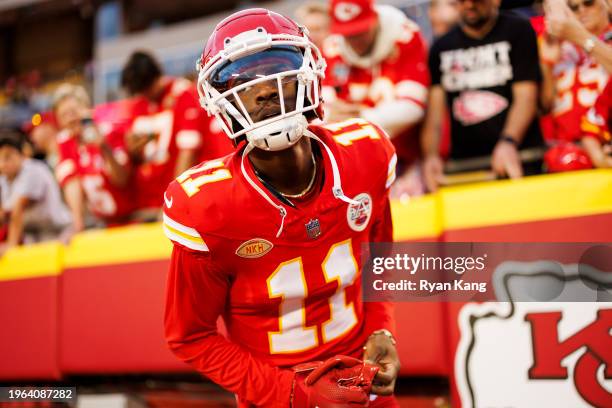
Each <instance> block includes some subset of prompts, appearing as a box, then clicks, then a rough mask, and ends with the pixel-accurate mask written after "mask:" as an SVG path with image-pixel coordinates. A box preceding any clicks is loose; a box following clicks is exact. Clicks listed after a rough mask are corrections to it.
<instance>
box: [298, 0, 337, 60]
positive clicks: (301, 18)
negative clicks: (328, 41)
mask: <svg viewBox="0 0 612 408" xmlns="http://www.w3.org/2000/svg"><path fill="white" fill-rule="evenodd" d="M295 19H296V21H297V22H298V23H300V24H302V25H304V26H305V27H306V28H307V29H308V34H309V35H310V39H311V40H312V42H313V43H314V45H316V46H317V47H318V48H319V49H322V47H323V42H324V40H325V38H327V36H328V35H329V7H328V5H327V4H326V3H322V2H318V1H309V2H306V3H304V4H302V5H301V6H300V7H298V9H297V10H296V11H295Z"/></svg>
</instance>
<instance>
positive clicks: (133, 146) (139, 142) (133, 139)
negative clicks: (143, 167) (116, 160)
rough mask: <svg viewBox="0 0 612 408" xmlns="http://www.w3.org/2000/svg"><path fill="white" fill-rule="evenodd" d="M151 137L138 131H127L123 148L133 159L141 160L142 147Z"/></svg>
mask: <svg viewBox="0 0 612 408" xmlns="http://www.w3.org/2000/svg"><path fill="white" fill-rule="evenodd" d="M150 140H151V139H150V138H148V137H146V136H145V135H142V134H139V133H133V132H129V133H127V134H126V135H125V148H126V150H127V152H128V154H129V155H130V157H132V158H133V159H136V160H137V161H138V160H141V159H142V155H143V152H144V147H145V146H146V144H147V143H149V141H150Z"/></svg>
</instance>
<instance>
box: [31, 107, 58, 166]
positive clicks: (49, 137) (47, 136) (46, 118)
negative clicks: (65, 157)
mask: <svg viewBox="0 0 612 408" xmlns="http://www.w3.org/2000/svg"><path fill="white" fill-rule="evenodd" d="M32 122H33V123H31V125H30V126H28V128H27V131H28V134H29V135H30V140H31V141H32V144H33V145H34V153H35V156H36V157H37V158H41V159H43V160H44V161H45V162H46V163H47V165H48V166H49V167H50V168H51V170H55V166H57V162H58V160H59V157H58V153H57V133H58V130H57V123H56V122H55V117H54V115H53V113H52V112H45V113H42V114H36V115H34V117H33V119H32Z"/></svg>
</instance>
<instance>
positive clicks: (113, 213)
mask: <svg viewBox="0 0 612 408" xmlns="http://www.w3.org/2000/svg"><path fill="white" fill-rule="evenodd" d="M57 143H58V150H59V162H58V164H57V166H56V168H55V174H56V177H57V180H58V182H59V183H60V185H61V186H62V187H64V186H65V185H66V183H67V182H68V181H69V180H71V179H72V178H74V177H78V178H79V180H80V183H81V186H82V188H83V192H84V194H85V198H86V201H87V206H88V207H89V209H90V211H91V212H92V213H93V214H94V215H96V216H97V217H99V218H101V219H103V220H105V221H107V222H110V223H123V222H126V218H127V216H128V215H129V214H130V213H131V212H132V211H133V210H134V208H135V197H134V193H133V187H132V186H127V187H124V188H119V187H117V186H115V185H113V183H112V182H111V181H110V177H109V170H108V168H107V166H106V165H105V162H104V159H103V157H102V152H101V150H100V148H99V147H97V146H95V145H92V144H83V143H79V140H78V139H77V138H76V137H75V136H74V135H72V134H71V133H70V132H68V131H62V132H60V133H59V134H58V136H57ZM106 143H107V144H108V145H109V147H110V148H111V149H112V152H113V156H114V157H115V159H116V160H117V162H118V163H119V164H122V165H124V166H126V168H129V166H130V163H129V160H128V154H127V152H126V150H125V144H124V139H123V133H121V132H111V133H109V134H108V135H107V136H106Z"/></svg>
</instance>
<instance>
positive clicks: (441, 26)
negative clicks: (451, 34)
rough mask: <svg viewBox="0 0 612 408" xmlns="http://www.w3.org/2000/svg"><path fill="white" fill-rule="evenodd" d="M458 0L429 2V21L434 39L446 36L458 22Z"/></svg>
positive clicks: (434, 0)
mask: <svg viewBox="0 0 612 408" xmlns="http://www.w3.org/2000/svg"><path fill="white" fill-rule="evenodd" d="M458 6H459V0H431V3H429V9H428V14H429V21H430V23H431V31H432V32H433V35H434V38H439V37H441V36H442V35H444V34H446V33H447V32H448V31H449V30H450V29H451V28H452V27H453V26H454V25H455V24H457V23H458V22H459V8H458Z"/></svg>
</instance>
